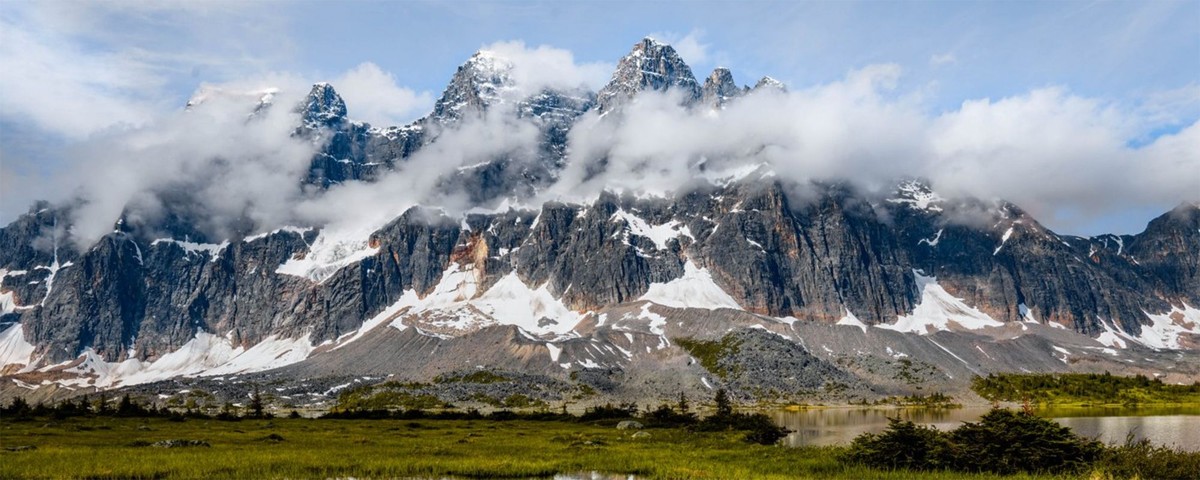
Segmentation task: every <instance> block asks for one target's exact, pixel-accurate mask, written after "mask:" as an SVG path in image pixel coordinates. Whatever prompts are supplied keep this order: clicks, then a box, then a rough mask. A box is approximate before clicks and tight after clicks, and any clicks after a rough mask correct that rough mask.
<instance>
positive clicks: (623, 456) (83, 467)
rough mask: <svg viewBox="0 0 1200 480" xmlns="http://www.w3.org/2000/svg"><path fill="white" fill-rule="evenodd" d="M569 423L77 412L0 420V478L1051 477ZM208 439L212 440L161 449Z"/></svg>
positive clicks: (729, 436)
mask: <svg viewBox="0 0 1200 480" xmlns="http://www.w3.org/2000/svg"><path fill="white" fill-rule="evenodd" d="M647 431H648V432H650V434H651V436H650V438H645V439H633V438H631V435H632V433H633V432H630V431H621V430H616V429H615V428H612V427H611V426H602V425H595V424H591V423H585V422H566V421H527V420H513V421H496V420H428V419H422V420H416V421H414V420H401V419H384V420H330V419H324V420H315V419H287V418H276V419H268V420H244V421H240V422H222V421H217V420H188V421H186V422H171V421H167V420H165V419H159V418H154V419H136V418H96V417H80V418H71V419H66V420H50V421H47V420H31V421H11V420H6V419H0V445H2V446H3V447H6V448H7V447H12V446H20V445H33V446H35V447H37V448H36V449H33V450H24V451H15V452H14V451H7V450H4V449H0V478H88V479H107V478H139V479H140V478H146V479H149V478H189V479H191V478H239V479H241V478H346V477H355V478H443V477H451V478H455V477H458V478H531V477H532V478H536V477H549V476H552V475H555V474H562V473H566V474H571V473H578V472H605V473H613V474H624V475H629V474H632V475H635V476H637V477H638V478H650V479H660V478H661V479H668V478H764V479H772V478H778V479H783V478H833V479H838V478H841V479H901V478H922V479H950V478H980V479H982V478H1007V479H1021V478H1054V477H1022V476H1008V477H993V476H986V475H980V476H969V475H968V476H964V475H963V474H961V473H942V472H921V473H916V472H908V471H895V472H888V471H880V470H872V469H869V468H866V467H861V466H854V465H847V464H844V463H841V462H839V461H838V457H839V454H840V452H842V451H843V450H844V449H842V448H841V447H808V448H785V447H779V446H762V445H753V444H748V443H747V442H745V441H744V440H743V439H742V436H743V434H742V433H740V432H689V431H687V430H685V429H675V428H663V429H649V430H647ZM172 439H187V440H202V441H205V442H208V443H209V444H210V445H211V447H185V448H158V447H153V446H147V445H152V444H153V443H155V442H159V441H163V440H172Z"/></svg>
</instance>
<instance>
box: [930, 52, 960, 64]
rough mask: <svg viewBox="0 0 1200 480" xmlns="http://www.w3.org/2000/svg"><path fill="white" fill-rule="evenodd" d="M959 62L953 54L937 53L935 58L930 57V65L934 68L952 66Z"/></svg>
mask: <svg viewBox="0 0 1200 480" xmlns="http://www.w3.org/2000/svg"><path fill="white" fill-rule="evenodd" d="M957 61H958V58H956V57H955V56H954V53H952V52H946V53H937V54H934V55H933V56H931V57H929V65H931V66H934V67H940V66H943V65H950V64H952V63H955V62H957Z"/></svg>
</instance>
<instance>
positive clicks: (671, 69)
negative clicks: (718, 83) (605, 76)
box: [596, 37, 700, 113]
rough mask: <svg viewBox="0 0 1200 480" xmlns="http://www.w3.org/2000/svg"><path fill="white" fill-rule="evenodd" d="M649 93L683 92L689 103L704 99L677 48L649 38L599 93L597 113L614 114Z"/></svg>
mask: <svg viewBox="0 0 1200 480" xmlns="http://www.w3.org/2000/svg"><path fill="white" fill-rule="evenodd" d="M646 90H650V91H659V92H665V91H675V92H679V93H680V94H681V95H682V96H683V101H684V102H687V103H689V104H691V103H695V102H696V101H697V100H699V99H700V85H699V84H698V83H697V82H696V77H695V76H694V75H692V69H691V68H690V67H688V66H687V64H686V63H684V62H683V59H682V58H679V54H678V53H676V52H675V49H674V48H671V46H670V45H667V44H665V43H661V42H658V41H657V40H654V39H652V38H649V37H647V38H644V39H642V41H641V42H638V43H637V44H635V45H634V46H633V51H631V52H629V54H628V55H626V56H625V57H624V58H622V59H621V61H620V62H618V63H617V70H616V72H613V76H612V80H610V81H609V82H608V85H605V86H604V88H602V89H600V91H599V92H598V93H597V94H596V110H597V111H599V112H600V113H604V112H609V111H612V110H614V109H616V108H618V107H619V106H620V105H621V104H623V103H625V102H628V101H629V100H630V99H631V98H633V96H634V95H636V94H637V93H638V92H642V91H646Z"/></svg>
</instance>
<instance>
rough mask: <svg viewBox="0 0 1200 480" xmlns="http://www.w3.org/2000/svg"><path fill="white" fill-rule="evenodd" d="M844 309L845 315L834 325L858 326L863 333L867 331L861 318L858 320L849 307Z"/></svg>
mask: <svg viewBox="0 0 1200 480" xmlns="http://www.w3.org/2000/svg"><path fill="white" fill-rule="evenodd" d="M844 310H845V311H846V316H844V317H842V319H841V320H838V321H837V323H836V324H835V325H845V326H848V327H858V328H861V329H862V331H863V333H867V324H865V323H863V322H862V320H859V319H858V317H856V316H854V313H852V312H851V311H850V309H848V308H846V309H844ZM889 350H891V349H889Z"/></svg>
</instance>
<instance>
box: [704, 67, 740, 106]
mask: <svg viewBox="0 0 1200 480" xmlns="http://www.w3.org/2000/svg"><path fill="white" fill-rule="evenodd" d="M749 90H750V89H749V88H741V87H738V86H737V84H736V83H734V82H733V74H732V73H730V72H729V69H728V68H725V67H717V68H716V69H714V70H713V72H712V74H710V75H709V76H708V78H706V79H704V86H703V87H702V88H701V89H700V92H701V93H700V103H702V104H704V105H708V106H710V107H712V108H722V107H724V106H725V104H726V103H729V101H730V100H732V99H734V98H737V97H740V96H742V95H745V94H746V92H748V91H749Z"/></svg>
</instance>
